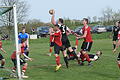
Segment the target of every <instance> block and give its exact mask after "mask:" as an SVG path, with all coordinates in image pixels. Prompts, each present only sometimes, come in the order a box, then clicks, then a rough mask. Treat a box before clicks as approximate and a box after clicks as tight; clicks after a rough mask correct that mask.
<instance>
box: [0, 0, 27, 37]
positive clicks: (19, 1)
mask: <svg viewBox="0 0 120 80" xmlns="http://www.w3.org/2000/svg"><path fill="white" fill-rule="evenodd" d="M14 4H16V6H17V10H16V12H17V21H18V24H19V23H22V22H24V21H25V19H26V17H27V12H28V9H29V5H28V4H27V2H26V1H25V0H1V3H0V5H1V6H13V5H14ZM13 16H14V15H13V11H12V10H11V11H9V12H7V13H6V14H4V15H3V16H2V19H3V20H5V21H8V22H3V23H4V26H6V28H7V30H8V32H9V33H8V34H11V32H12V31H11V30H13V25H12V24H10V23H9V22H13ZM9 36H10V35H9Z"/></svg>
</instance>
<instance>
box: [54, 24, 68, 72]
mask: <svg viewBox="0 0 120 80" xmlns="http://www.w3.org/2000/svg"><path fill="white" fill-rule="evenodd" d="M52 35H53V36H54V52H55V57H56V64H57V66H56V69H55V71H57V70H59V68H60V67H61V64H60V56H59V53H60V51H62V52H63V53H65V52H64V49H63V46H62V41H61V39H62V34H61V31H60V29H59V28H58V27H57V26H55V27H54V33H53V34H52ZM63 56H64V58H65V57H66V54H63ZM65 63H66V66H67V67H68V62H67V61H66V60H65Z"/></svg>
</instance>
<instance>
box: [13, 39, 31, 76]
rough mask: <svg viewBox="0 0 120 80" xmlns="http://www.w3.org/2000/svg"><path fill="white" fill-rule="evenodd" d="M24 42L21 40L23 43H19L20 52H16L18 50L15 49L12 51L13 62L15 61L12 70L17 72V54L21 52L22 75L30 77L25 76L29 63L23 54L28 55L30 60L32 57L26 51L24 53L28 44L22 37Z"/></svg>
mask: <svg viewBox="0 0 120 80" xmlns="http://www.w3.org/2000/svg"><path fill="white" fill-rule="evenodd" d="M21 41H22V42H21V44H19V50H20V51H19V52H18V53H16V51H14V52H13V53H12V55H11V60H12V62H13V64H14V67H13V70H12V72H14V73H15V72H16V68H17V60H16V54H19V55H20V65H22V77H23V78H28V76H25V75H24V73H25V72H26V69H27V66H28V64H27V63H26V62H25V60H24V58H22V56H23V57H26V58H27V59H28V60H30V61H32V58H29V57H28V56H27V55H26V54H25V53H24V48H25V46H26V44H25V41H26V39H22V40H21Z"/></svg>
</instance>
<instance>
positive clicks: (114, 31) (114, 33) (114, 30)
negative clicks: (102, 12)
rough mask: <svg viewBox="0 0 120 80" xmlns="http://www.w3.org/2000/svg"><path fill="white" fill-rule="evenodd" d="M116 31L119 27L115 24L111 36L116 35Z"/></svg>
mask: <svg viewBox="0 0 120 80" xmlns="http://www.w3.org/2000/svg"><path fill="white" fill-rule="evenodd" d="M118 31H119V27H117V26H114V27H113V31H112V32H113V36H118Z"/></svg>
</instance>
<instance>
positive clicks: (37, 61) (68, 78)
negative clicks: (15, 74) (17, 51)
mask: <svg viewBox="0 0 120 80" xmlns="http://www.w3.org/2000/svg"><path fill="white" fill-rule="evenodd" d="M100 35H101V34H100ZM103 35H104V34H103ZM95 36H97V37H98V38H99V35H96V34H95ZM70 38H71V39H70V40H71V44H72V45H73V46H74V43H75V41H74V37H70ZM102 38H103V37H101V38H99V39H95V40H94V44H93V47H92V50H91V53H95V52H96V51H97V50H101V51H102V52H103V55H102V56H101V58H100V59H99V60H98V61H96V62H93V66H92V67H89V66H87V63H86V65H85V66H82V67H81V66H79V65H78V64H77V62H76V61H70V67H69V69H67V68H66V67H65V66H64V61H63V57H62V55H61V63H62V64H63V66H62V68H61V69H60V70H59V71H58V72H54V69H55V58H54V56H53V55H52V56H51V57H49V56H46V54H47V53H48V51H49V39H48V38H42V39H37V40H30V57H32V58H33V59H34V60H33V61H32V62H28V63H29V66H28V70H27V72H26V75H28V76H29V78H28V79H25V80H120V71H119V69H118V67H117V64H116V57H117V54H118V53H116V54H113V53H112V44H111V43H112V41H111V39H109V38H107V39H102ZM79 43H80V44H79V49H80V46H81V43H82V40H80V41H79ZM13 46H14V44H13V42H10V41H3V48H4V49H5V50H6V51H7V53H8V55H4V56H5V58H6V63H7V64H6V67H7V69H4V70H3V69H0V77H8V75H9V73H10V68H11V67H12V62H11V61H10V54H11V53H12V52H13V50H14V48H13ZM10 80H16V79H10Z"/></svg>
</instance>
